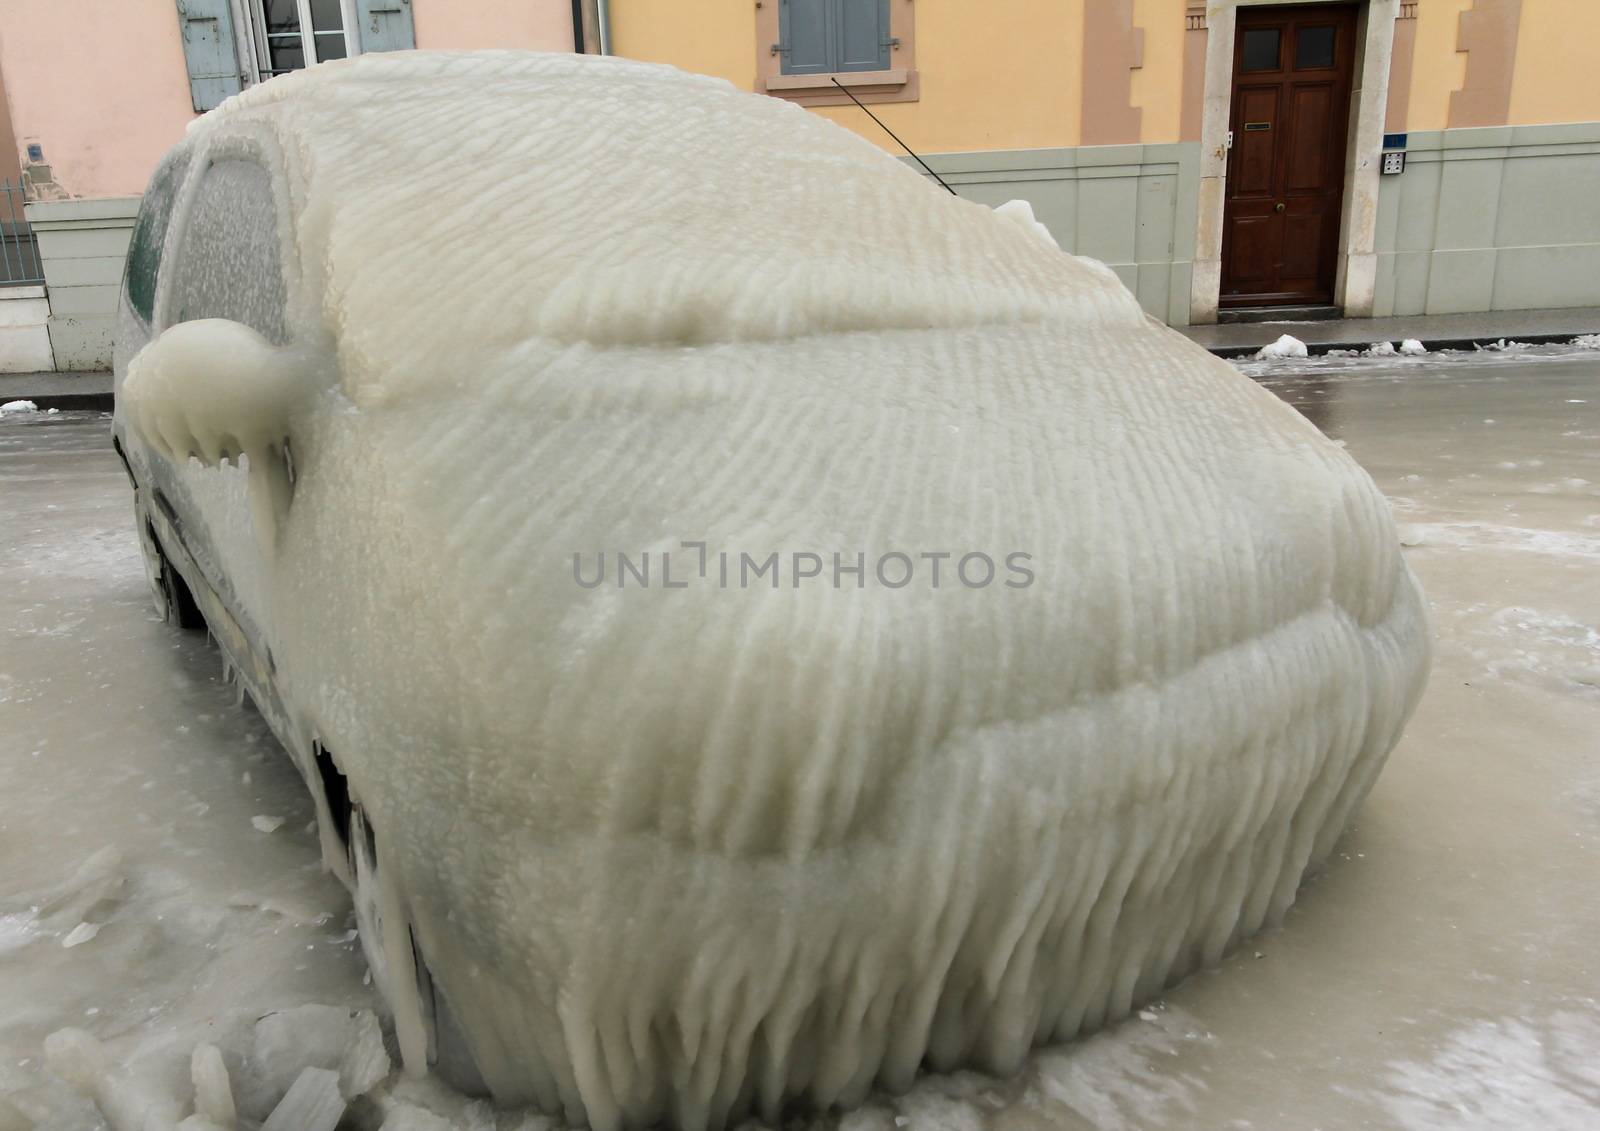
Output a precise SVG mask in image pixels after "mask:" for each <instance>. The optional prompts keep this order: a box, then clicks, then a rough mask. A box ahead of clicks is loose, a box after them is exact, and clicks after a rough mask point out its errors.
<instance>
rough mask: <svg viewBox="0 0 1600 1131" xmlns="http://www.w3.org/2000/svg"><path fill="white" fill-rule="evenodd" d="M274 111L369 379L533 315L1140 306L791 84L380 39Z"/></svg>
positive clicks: (1016, 317)
mask: <svg viewBox="0 0 1600 1131" xmlns="http://www.w3.org/2000/svg"><path fill="white" fill-rule="evenodd" d="M264 112H271V113H272V114H274V115H276V116H277V118H276V125H277V127H278V128H280V129H281V130H282V131H283V132H284V133H285V134H288V135H291V136H292V138H293V141H292V142H291V144H290V150H291V152H290V159H291V163H292V164H293V165H294V166H295V168H296V173H297V175H298V176H301V177H304V178H305V183H306V189H305V192H306V195H305V198H304V200H303V201H302V202H299V204H298V206H297V207H298V210H299V211H300V212H301V215H302V224H301V233H302V234H301V243H302V252H303V254H305V255H306V256H307V258H308V259H309V260H310V261H311V263H312V264H314V265H315V267H316V268H317V269H318V270H320V271H322V272H324V273H325V279H326V285H327V288H328V291H329V293H330V298H331V299H332V308H331V309H332V310H333V311H334V312H335V317H336V318H337V320H338V328H339V329H340V330H341V331H342V332H343V338H342V340H341V350H342V355H343V358H344V360H345V362H346V364H347V365H349V366H351V367H352V368H353V369H354V370H355V371H356V373H357V374H358V375H359V377H360V378H361V379H362V380H363V381H365V380H367V379H370V380H372V381H375V382H378V383H385V382H388V381H392V380H393V379H394V378H395V375H396V372H400V373H405V374H408V375H410V374H413V373H415V372H416V370H418V369H419V368H420V369H423V370H424V371H426V368H427V367H428V366H435V365H438V364H439V363H441V362H446V363H448V362H451V361H458V362H468V363H470V362H469V359H474V358H477V357H480V356H482V355H483V354H484V353H486V352H493V351H494V350H497V349H503V348H508V347H512V346H515V345H516V344H518V343H521V342H523V341H526V340H528V339H530V338H542V339H548V340H553V341H559V342H577V341H585V342H590V343H594V344H597V345H610V344H644V343H662V344H702V343H707V342H720V341H748V340H757V339H774V338H785V337H793V336H798V335H802V334H808V333H826V332H835V331H842V330H869V329H890V328H900V329H920V328H924V327H932V326H967V325H980V324H984V323H1000V322H1017V321H1035V322H1036V321H1040V320H1042V319H1045V318H1056V319H1063V320H1070V321H1073V322H1076V323H1079V324H1096V325H1105V324H1118V325H1129V324H1135V323H1137V322H1139V321H1142V319H1143V314H1142V313H1141V311H1140V310H1139V307H1138V304H1137V303H1136V302H1134V301H1133V299H1132V297H1131V296H1130V295H1128V293H1127V292H1126V291H1125V290H1124V289H1123V288H1122V287H1121V285H1120V284H1119V283H1118V282H1117V280H1116V278H1115V276H1114V275H1112V273H1111V272H1110V271H1108V270H1107V269H1106V268H1104V267H1103V266H1101V265H1100V264H1098V263H1093V262H1092V261H1089V260H1074V259H1071V258H1068V257H1065V256H1062V255H1060V254H1057V253H1053V252H1052V251H1051V249H1050V248H1049V247H1048V246H1042V245H1041V241H1039V240H1036V239H1030V238H1028V233H1027V232H1026V230H1013V229H1012V228H1011V227H1010V226H1008V225H997V224H995V223H994V218H993V215H992V214H991V213H990V210H989V209H987V208H985V207H983V206H981V205H978V204H976V203H973V202H971V201H965V200H955V199H950V200H948V201H938V202H937V203H936V204H935V203H934V200H933V198H932V197H931V196H930V194H929V193H928V191H927V188H928V183H929V182H928V181H927V180H926V179H925V178H924V177H923V176H921V175H920V174H918V173H916V172H913V171H912V170H911V169H909V168H907V167H906V166H904V165H902V164H901V163H900V162H898V161H896V160H894V159H893V158H891V157H890V156H888V155H887V154H886V153H884V152H883V151H882V150H880V149H878V148H877V147H876V146H873V145H870V144H868V143H867V142H865V141H863V140H862V139H860V138H858V137H856V136H855V135H853V134H850V133H848V132H847V131H845V130H842V129H839V128H837V127H836V126H834V125H832V124H831V123H829V122H827V121H824V120H822V119H820V118H818V117H816V116H815V115H811V114H808V113H807V112H805V111H804V110H802V109H800V108H799V107H797V106H792V105H790V104H788V103H785V102H781V101H779V100H777V99H752V98H751V97H750V96H748V95H744V94H740V93H739V92H737V91H735V90H734V89H733V88H732V87H731V86H729V85H728V84H727V83H724V82H721V81H719V80H714V79H708V78H700V77H691V76H688V75H685V74H683V73H682V72H678V71H674V70H672V69H670V68H667V67H660V66H649V65H644V64H638V63H629V62H624V61H621V60H617V59H609V58H608V59H603V60H598V61H597V60H595V59H592V58H585V57H581V56H570V55H547V56H529V55H523V54H517V53H510V52H506V53H500V52H494V53H483V54H478V55H471V56H463V55H452V54H428V53H424V54H420V55H412V56H409V57H406V58H397V57H392V56H391V57H376V56H374V57H368V58H364V59H361V60H358V61H355V62H352V63H350V64H348V65H346V64H342V63H341V64H334V65H332V66H330V67H319V68H315V69H313V70H311V71H308V72H304V73H301V74H295V75H292V76H289V77H287V78H285V79H283V80H281V81H275V82H272V83H268V84H266V85H264V86H261V87H258V88H256V89H254V90H252V91H250V92H248V93H246V94H245V95H244V96H242V97H241V98H239V99H237V100H235V101H234V102H233V103H230V104H229V105H228V107H227V108H226V109H224V110H223V111H222V114H223V115H231V116H235V117H238V116H255V115H256V114H257V113H264ZM946 195H948V194H946ZM444 340H448V341H449V342H451V343H452V349H451V351H450V353H449V355H448V357H441V355H440V344H441V341H444Z"/></svg>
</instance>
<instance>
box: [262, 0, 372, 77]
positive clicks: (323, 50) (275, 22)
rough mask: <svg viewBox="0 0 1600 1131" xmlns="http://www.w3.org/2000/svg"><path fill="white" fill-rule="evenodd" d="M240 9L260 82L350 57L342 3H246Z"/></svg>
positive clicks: (264, 0)
mask: <svg viewBox="0 0 1600 1131" xmlns="http://www.w3.org/2000/svg"><path fill="white" fill-rule="evenodd" d="M244 10H245V19H246V21H247V22H248V23H249V24H250V25H251V27H250V31H251V35H250V40H251V42H252V43H253V45H254V47H255V52H254V55H255V71H256V74H257V76H258V78H260V79H269V78H271V77H272V76H273V75H281V74H285V73H287V72H289V71H298V70H299V69H300V68H302V67H307V66H310V65H311V64H312V63H326V62H327V61H328V60H330V59H343V58H345V57H346V56H348V55H351V54H354V52H353V51H352V50H351V45H350V43H349V39H348V37H347V35H346V33H345V28H346V27H348V26H350V25H352V24H353V23H354V21H353V20H346V19H345V10H344V3H343V0H248V3H246V4H245V6H244Z"/></svg>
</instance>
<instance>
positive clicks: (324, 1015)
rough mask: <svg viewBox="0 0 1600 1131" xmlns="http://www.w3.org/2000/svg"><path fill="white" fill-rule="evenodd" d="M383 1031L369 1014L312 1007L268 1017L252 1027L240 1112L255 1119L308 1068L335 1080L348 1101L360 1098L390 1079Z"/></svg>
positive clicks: (269, 1108)
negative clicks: (252, 1036) (321, 1071)
mask: <svg viewBox="0 0 1600 1131" xmlns="http://www.w3.org/2000/svg"><path fill="white" fill-rule="evenodd" d="M390 1067H391V1065H390V1062H389V1053H388V1050H387V1049H386V1048H385V1047H384V1043H383V1027H382V1025H381V1024H380V1023H379V1021H378V1016H377V1014H375V1013H373V1012H372V1011H371V1010H370V1009H362V1010H356V1011H354V1012H352V1011H351V1010H348V1009H341V1008H339V1007H337V1006H332V1005H320V1004H316V1003H312V1004H309V1005H301V1006H297V1007H295V1008H294V1009H285V1010H281V1011H279V1012H277V1013H269V1014H267V1016H265V1017H263V1018H262V1019H261V1020H259V1021H257V1022H256V1027H255V1035H254V1043H253V1045H252V1048H251V1052H250V1055H249V1056H248V1057H247V1058H246V1061H245V1067H244V1074H243V1082H242V1083H241V1087H240V1100H239V1109H240V1111H241V1112H242V1113H243V1114H244V1115H246V1116H249V1117H251V1118H255V1119H260V1118H261V1117H262V1116H263V1115H264V1114H265V1113H266V1112H267V1111H270V1110H271V1109H272V1106H273V1105H274V1104H276V1103H277V1102H278V1101H279V1100H280V1099H282V1097H283V1095H284V1093H285V1092H286V1091H287V1090H288V1088H289V1086H290V1085H291V1083H292V1082H293V1081H294V1080H295V1079H296V1078H297V1077H298V1076H299V1075H300V1073H301V1072H303V1071H304V1070H305V1069H307V1068H323V1069H327V1070H328V1071H330V1072H333V1073H335V1074H336V1075H337V1076H338V1078H339V1091H340V1094H341V1095H342V1096H343V1097H344V1098H345V1099H347V1100H349V1099H354V1098H355V1097H357V1096H361V1095H365V1094H366V1093H367V1092H369V1091H371V1090H372V1089H373V1088H374V1087H375V1086H376V1085H377V1084H378V1083H379V1082H380V1081H382V1080H383V1079H384V1078H385V1077H386V1076H388V1075H389V1071H390Z"/></svg>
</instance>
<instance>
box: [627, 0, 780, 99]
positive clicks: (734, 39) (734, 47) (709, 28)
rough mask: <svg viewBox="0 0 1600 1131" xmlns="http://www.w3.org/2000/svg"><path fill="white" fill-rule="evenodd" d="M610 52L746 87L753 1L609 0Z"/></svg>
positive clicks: (752, 54)
mask: <svg viewBox="0 0 1600 1131" xmlns="http://www.w3.org/2000/svg"><path fill="white" fill-rule="evenodd" d="M762 2H763V3H767V4H776V3H777V2H778V0H762ZM611 50H612V52H613V53H614V54H617V55H625V56H627V57H628V58H629V59H644V60H647V61H649V62H652V63H671V64H672V65H673V66H674V67H681V68H683V69H684V70H686V71H695V72H697V73H698V74H702V75H716V76H717V77H719V78H725V79H727V80H728V81H729V82H731V83H733V84H734V85H735V86H737V87H738V88H739V89H740V90H750V89H752V88H753V87H754V86H755V80H756V11H755V0H611Z"/></svg>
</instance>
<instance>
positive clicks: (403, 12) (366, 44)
mask: <svg viewBox="0 0 1600 1131" xmlns="http://www.w3.org/2000/svg"><path fill="white" fill-rule="evenodd" d="M356 29H357V31H359V32H360V35H361V50H362V51H363V52H366V51H409V50H410V49H411V48H413V47H415V46H416V45H417V33H416V31H415V30H414V29H413V28H412V25H411V0H356Z"/></svg>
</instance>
